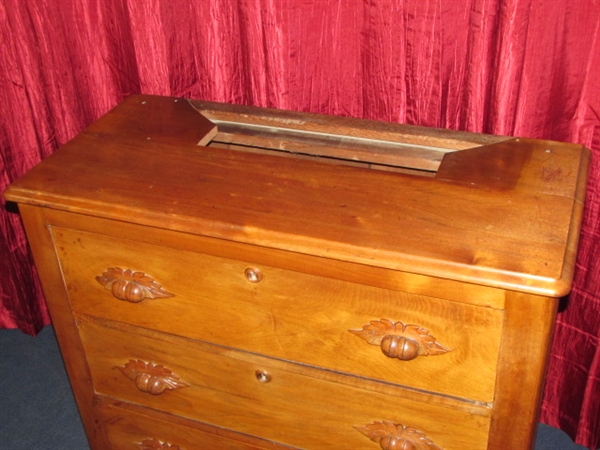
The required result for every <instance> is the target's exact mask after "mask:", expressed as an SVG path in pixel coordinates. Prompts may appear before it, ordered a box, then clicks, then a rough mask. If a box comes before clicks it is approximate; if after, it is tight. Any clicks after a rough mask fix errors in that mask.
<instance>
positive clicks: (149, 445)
mask: <svg viewBox="0 0 600 450" xmlns="http://www.w3.org/2000/svg"><path fill="white" fill-rule="evenodd" d="M135 445H137V446H138V447H139V448H140V450H184V449H183V448H182V447H180V446H179V445H172V444H169V443H168V442H163V441H159V440H158V439H154V438H149V439H144V440H143V441H142V442H135Z"/></svg>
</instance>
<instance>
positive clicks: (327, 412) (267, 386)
mask: <svg viewBox="0 0 600 450" xmlns="http://www.w3.org/2000/svg"><path fill="white" fill-rule="evenodd" d="M38 212H42V215H43V216H44V218H43V219H42V220H43V221H45V222H46V224H45V225H44V226H43V227H42V230H43V233H44V234H46V237H45V240H46V241H47V242H48V244H49V245H50V246H51V248H49V249H48V250H49V251H51V252H52V253H53V255H54V258H55V259H56V263H57V266H58V267H60V273H58V274H54V275H52V274H50V271H48V275H46V276H54V277H56V276H59V277H60V284H62V289H63V291H64V292H63V294H62V295H60V296H58V295H54V296H53V299H54V300H50V304H51V307H53V306H52V305H53V302H57V301H58V302H60V301H63V302H66V303H67V305H61V306H60V308H62V309H64V310H68V311H69V312H70V314H72V316H71V319H72V325H70V326H71V327H75V329H76V331H75V333H74V334H76V336H77V340H78V342H77V345H78V346H80V348H81V349H82V351H83V352H82V353H83V354H84V358H85V360H84V361H73V360H72V361H71V363H72V364H78V365H83V366H84V367H85V368H84V369H81V370H82V371H85V372H87V374H88V376H89V386H90V387H91V390H92V392H88V393H87V395H91V396H92V398H93V399H95V400H93V402H92V403H94V404H95V405H96V406H94V407H93V408H92V413H91V414H93V415H99V416H100V417H103V418H104V419H103V423H104V424H105V426H104V429H103V430H102V431H103V433H107V436H108V437H107V439H109V441H110V442H111V445H114V446H115V448H121V446H122V448H127V446H126V445H125V444H123V443H122V442H121V443H119V444H118V445H117V444H116V443H115V442H117V441H119V442H120V441H121V440H123V439H127V440H131V439H133V441H136V442H138V441H139V442H142V441H143V440H144V439H157V440H158V441H161V442H167V441H169V443H170V444H176V443H175V442H171V441H170V440H169V439H170V436H172V434H169V433H167V436H160V430H162V429H164V426H163V427H161V426H158V425H157V426H154V425H151V424H152V423H154V422H156V423H158V424H161V423H163V422H165V421H167V422H168V419H165V417H164V416H162V415H161V414H163V413H165V412H166V413H168V414H169V417H171V416H173V417H175V418H177V420H181V421H182V422H183V425H182V426H183V427H184V428H183V429H184V430H187V431H188V432H189V433H191V434H192V435H193V434H194V433H196V434H198V436H197V437H195V438H193V439H198V442H199V443H200V442H203V441H202V440H201V439H209V440H210V439H211V438H210V436H211V435H212V433H216V431H215V430H221V429H224V430H229V431H231V432H233V433H234V436H236V437H237V435H238V434H239V436H251V437H253V439H256V441H252V442H250V443H248V442H244V441H243V440H242V441H240V442H241V443H239V442H238V440H237V439H236V437H234V438H232V437H231V436H229V435H227V436H226V437H223V438H222V440H223V442H224V443H225V444H223V445H224V446H223V447H222V448H238V447H236V446H235V445H241V446H242V447H239V448H254V447H244V446H248V445H255V446H257V447H256V448H267V447H261V445H263V446H266V445H275V446H284V447H285V446H290V447H292V448H307V449H312V448H315V449H317V448H323V449H325V448H330V446H331V443H332V442H335V443H336V447H337V448H344V449H355V448H379V443H378V442H379V441H380V440H381V439H380V438H377V437H376V436H379V435H382V436H383V435H390V436H392V438H391V439H392V442H393V439H404V438H406V439H409V440H410V439H412V440H414V439H416V441H415V442H418V441H419V439H420V440H422V441H423V442H430V441H431V442H432V443H433V444H435V445H436V446H437V447H438V448H440V449H446V450H450V449H464V448H469V449H485V448H488V439H487V437H488V433H489V429H490V420H491V416H492V411H493V402H494V396H495V383H496V378H497V365H498V361H499V352H500V341H501V336H502V326H503V317H504V312H503V310H502V308H501V307H500V306H502V304H503V293H502V291H499V290H494V289H484V290H481V288H474V289H473V293H474V295H477V296H478V298H477V299H474V301H473V302H469V299H468V289H466V290H465V287H464V286H459V285H458V284H456V286H455V285H454V284H452V283H451V284H448V283H447V282H446V283H445V282H443V281H440V282H439V283H436V280H426V279H418V280H417V281H418V282H416V284H417V285H418V286H419V287H418V289H416V290H417V291H418V293H413V292H410V289H406V290H400V289H398V288H399V287H401V286H402V280H404V278H402V277H401V278H399V280H395V279H391V278H393V277H392V275H393V274H390V273H384V274H376V275H378V276H374V274H373V273H372V272H369V271H368V270H367V271H365V272H362V271H361V270H359V269H360V268H356V267H354V266H348V265H346V266H343V267H341V268H336V267H328V266H332V265H335V264H336V263H335V262H334V261H322V260H316V259H315V262H314V264H312V265H311V264H310V261H311V259H310V258H309V259H306V257H305V256H301V255H298V258H300V259H301V261H300V263H298V260H297V259H296V258H294V255H289V254H287V253H285V252H274V251H272V250H268V249H262V248H252V247H248V246H243V247H241V248H240V249H239V250H238V249H237V248H236V245H235V243H233V244H232V243H221V242H218V241H217V240H214V239H199V238H197V237H194V236H189V235H183V234H181V233H173V232H168V231H165V230H156V229H150V228H147V227H141V226H135V225H131V224H122V223H118V222H112V221H106V220H102V219H94V218H90V217H85V216H80V215H76V214H67V213H60V212H56V211H50V210H48V211H38ZM24 216H25V217H26V218H27V216H28V213H25V214H24ZM38 220H39V218H38ZM31 226H35V225H30V226H29V227H31ZM38 226H39V225H38ZM220 249H222V254H221V255H219V250H220ZM202 250H205V252H203V251H202ZM332 274H333V275H335V274H342V275H343V276H342V277H338V278H336V277H335V276H332ZM339 278H342V279H339ZM352 280H354V281H352ZM425 281H427V283H429V286H427V285H426V283H425ZM406 286H407V287H411V286H412V284H411V283H407V284H406ZM444 293H447V294H448V295H444ZM444 297H450V299H448V298H444ZM58 298H63V300H57V299H58ZM457 299H462V301H457ZM482 303H483V304H485V305H482ZM489 305H495V306H494V307H491V306H489ZM60 338H61V336H60V335H59V339H60ZM61 346H62V347H63V351H64V352H65V357H66V358H67V359H68V358H69V351H70V350H69V349H70V348H71V347H73V342H64V341H62V342H61ZM98 405H99V406H98ZM138 416H140V417H141V418H142V419H140V420H137V419H135V418H136V417H138ZM128 421H134V422H135V423H137V425H136V427H135V428H131V429H135V430H136V432H135V433H136V434H135V437H134V436H133V435H131V433H132V432H131V431H128V432H125V430H128V429H130V428H129V427H128V426H126V425H124V424H126V423H128ZM299 423H301V424H302V431H299V429H298V426H299V425H298V424H299ZM142 424H150V425H149V427H147V428H145V427H143V426H142ZM190 424H193V425H190ZM199 424H200V425H201V426H203V427H212V428H210V430H211V431H205V430H198V429H196V427H197V426H199ZM403 427H405V428H403ZM394 430H395V431H394ZM392 431H393V432H392ZM125 436H127V437H125ZM185 436H187V435H186V434H185V433H183V434H182V442H180V443H179V444H178V445H180V446H181V448H202V446H201V445H200V444H198V445H196V446H195V447H194V446H191V447H190V444H189V443H190V442H191V441H190V440H189V439H190V438H189V437H185ZM374 436H375V437H374ZM394 436H396V437H394ZM398 436H400V437H398ZM402 436H404V437H402ZM217 437H218V433H217V435H216V436H215V439H217ZM371 439H374V440H375V441H377V442H375V441H373V440H371ZM217 440H218V439H217ZM215 442H217V441H215ZM184 444H185V445H184ZM234 444H235V445H234ZM433 444H432V445H433ZM214 445H217V447H215V448H221V447H218V445H221V444H217V443H215V444H214ZM227 445H230V447H228V446H227ZM231 445H233V446H231ZM390 445H391V444H390ZM390 448H393V447H390ZM431 448H435V447H431Z"/></svg>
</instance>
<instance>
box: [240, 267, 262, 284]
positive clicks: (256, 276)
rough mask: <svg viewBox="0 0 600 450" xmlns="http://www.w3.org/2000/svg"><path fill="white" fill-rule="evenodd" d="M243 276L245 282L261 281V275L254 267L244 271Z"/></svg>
mask: <svg viewBox="0 0 600 450" xmlns="http://www.w3.org/2000/svg"><path fill="white" fill-rule="evenodd" d="M244 275H246V280H248V281H249V282H250V283H260V282H261V281H262V279H263V274H262V273H261V271H260V270H258V269H256V268H255V267H248V268H247V269H246V270H245V271H244Z"/></svg>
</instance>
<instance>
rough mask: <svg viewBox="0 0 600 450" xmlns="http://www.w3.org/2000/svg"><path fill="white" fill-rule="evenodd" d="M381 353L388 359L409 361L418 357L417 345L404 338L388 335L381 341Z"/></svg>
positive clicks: (415, 342)
mask: <svg viewBox="0 0 600 450" xmlns="http://www.w3.org/2000/svg"><path fill="white" fill-rule="evenodd" d="M381 351H382V352H383V354H384V355H385V356H388V357H390V358H398V359H399V360H401V361H410V360H411V359H415V358H416V357H417V356H419V343H418V342H417V341H414V340H412V339H408V338H405V337H404V336H396V335H389V334H388V335H387V336H385V337H384V338H383V339H382V340H381Z"/></svg>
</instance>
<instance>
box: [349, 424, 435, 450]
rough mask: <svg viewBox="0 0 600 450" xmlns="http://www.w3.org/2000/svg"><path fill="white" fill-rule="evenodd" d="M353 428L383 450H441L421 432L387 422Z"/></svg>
mask: <svg viewBox="0 0 600 450" xmlns="http://www.w3.org/2000/svg"><path fill="white" fill-rule="evenodd" d="M354 428H356V429H357V430H358V431H360V432H361V433H362V434H364V435H365V436H367V437H368V438H369V439H371V440H372V441H373V442H377V443H378V444H379V446H380V447H381V448H382V449H383V450H399V449H407V450H408V449H410V450H417V449H418V450H442V449H441V448H440V447H438V446H437V445H435V444H434V443H433V441H432V440H431V439H429V438H428V437H427V435H426V434H425V433H423V432H422V431H419V430H417V429H416V428H411V427H405V426H404V425H402V424H399V423H393V422H390V421H388V420H384V421H382V422H373V423H370V424H368V425H366V426H364V427H354Z"/></svg>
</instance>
